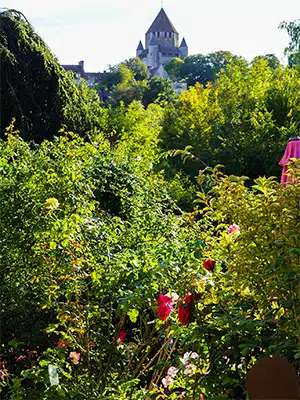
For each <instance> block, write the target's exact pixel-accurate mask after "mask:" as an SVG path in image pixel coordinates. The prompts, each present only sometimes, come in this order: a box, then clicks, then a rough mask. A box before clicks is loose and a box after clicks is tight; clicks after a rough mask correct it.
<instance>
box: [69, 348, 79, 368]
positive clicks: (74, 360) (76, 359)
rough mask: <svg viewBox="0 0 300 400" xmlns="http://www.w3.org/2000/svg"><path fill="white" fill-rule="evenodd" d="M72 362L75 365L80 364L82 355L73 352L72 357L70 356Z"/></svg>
mask: <svg viewBox="0 0 300 400" xmlns="http://www.w3.org/2000/svg"><path fill="white" fill-rule="evenodd" d="M69 357H70V359H71V362H72V363H73V364H74V365H77V364H79V360H80V353H77V352H76V351H71V353H70V355H69Z"/></svg>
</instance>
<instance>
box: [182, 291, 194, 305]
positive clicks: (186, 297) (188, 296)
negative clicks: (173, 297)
mask: <svg viewBox="0 0 300 400" xmlns="http://www.w3.org/2000/svg"><path fill="white" fill-rule="evenodd" d="M191 301H192V293H190V292H188V294H187V295H186V296H185V297H184V299H183V302H184V303H191Z"/></svg>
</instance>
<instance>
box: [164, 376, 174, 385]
mask: <svg viewBox="0 0 300 400" xmlns="http://www.w3.org/2000/svg"><path fill="white" fill-rule="evenodd" d="M173 383H174V379H173V378H172V377H171V376H169V375H167V376H166V377H165V378H163V380H162V384H163V385H164V387H165V388H167V387H168V386H170V385H172V384H173Z"/></svg>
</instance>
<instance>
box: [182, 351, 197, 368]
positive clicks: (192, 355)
mask: <svg viewBox="0 0 300 400" xmlns="http://www.w3.org/2000/svg"><path fill="white" fill-rule="evenodd" d="M190 358H192V359H194V360H195V359H196V358H199V354H197V353H196V352H195V351H193V352H191V351H188V352H186V353H184V355H183V357H182V358H180V361H181V362H182V363H183V364H185V365H187V364H188V361H189V359H190Z"/></svg>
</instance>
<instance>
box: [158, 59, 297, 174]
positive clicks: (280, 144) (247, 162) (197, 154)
mask: <svg viewBox="0 0 300 400" xmlns="http://www.w3.org/2000/svg"><path fill="white" fill-rule="evenodd" d="M299 84H300V74H299V72H297V71H296V70H295V69H290V68H283V67H278V68H277V69H276V70H273V69H271V68H270V67H269V65H268V61H267V60H264V59H257V60H255V62H254V63H253V64H252V65H251V66H250V67H249V66H248V64H247V63H246V61H242V60H237V61H232V62H231V63H230V64H228V65H227V67H226V68H225V69H223V70H222V71H221V72H220V74H219V77H218V79H217V81H216V82H215V84H214V85H213V86H211V85H207V87H206V88H204V87H203V86H201V85H199V84H197V85H195V86H194V87H191V88H190V89H189V90H188V91H185V92H183V93H182V94H181V96H180V98H179V101H178V102H176V103H173V104H170V105H169V107H168V108H167V109H166V112H165V120H164V125H163V130H162V132H161V138H162V144H163V146H164V148H165V149H167V150H172V151H173V150H183V149H185V148H186V147H187V146H191V147H192V149H191V150H190V151H189V152H190V153H192V155H193V157H190V158H189V159H186V160H185V162H183V160H182V158H181V157H180V154H179V155H178V153H176V152H175V153H174V151H173V152H172V153H171V155H172V157H169V167H168V166H164V168H165V169H166V172H167V174H168V176H170V175H171V176H172V174H175V173H176V172H178V170H183V171H185V173H186V174H187V175H188V176H190V177H193V176H195V171H197V170H198V169H199V168H203V166H214V165H217V164H223V165H225V168H226V172H227V173H229V174H236V175H247V176H249V177H250V178H251V179H254V178H256V177H258V176H259V175H261V176H262V175H268V176H270V175H277V176H279V175H280V173H281V169H280V168H279V167H278V165H277V164H278V162H279V160H280V159H281V157H282V154H283V152H284V148H285V146H286V142H287V140H288V138H289V136H292V135H293V134H295V133H296V132H297V131H298V128H299V121H300V114H299V112H300V109H299V90H298V89H299Z"/></svg>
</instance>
